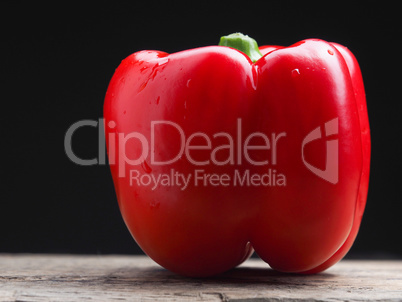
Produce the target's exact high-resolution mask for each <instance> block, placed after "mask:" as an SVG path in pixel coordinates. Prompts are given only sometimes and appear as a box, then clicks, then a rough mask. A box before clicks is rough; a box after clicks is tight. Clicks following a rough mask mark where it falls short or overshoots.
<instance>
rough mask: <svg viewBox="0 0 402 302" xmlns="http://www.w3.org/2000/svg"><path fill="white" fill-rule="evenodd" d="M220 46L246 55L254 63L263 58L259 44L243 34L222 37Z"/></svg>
mask: <svg viewBox="0 0 402 302" xmlns="http://www.w3.org/2000/svg"><path fill="white" fill-rule="evenodd" d="M219 46H228V47H232V48H235V49H237V50H240V51H241V52H243V53H245V54H246V55H247V56H248V57H249V58H250V59H251V61H252V62H253V63H255V62H256V61H258V59H260V58H261V57H262V54H261V52H260V50H259V49H258V44H257V42H256V41H255V40H254V39H253V38H250V37H249V36H247V35H243V34H242V33H234V34H230V35H227V36H223V37H221V39H220V41H219Z"/></svg>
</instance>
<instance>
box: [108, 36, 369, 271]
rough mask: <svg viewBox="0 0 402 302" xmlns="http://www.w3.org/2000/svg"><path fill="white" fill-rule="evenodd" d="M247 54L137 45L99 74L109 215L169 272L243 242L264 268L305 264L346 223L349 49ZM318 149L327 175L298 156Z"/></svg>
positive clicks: (352, 70)
mask: <svg viewBox="0 0 402 302" xmlns="http://www.w3.org/2000/svg"><path fill="white" fill-rule="evenodd" d="M260 52H261V54H262V57H261V58H257V59H256V61H255V62H254V63H253V62H252V61H251V60H250V58H249V56H248V55H247V54H245V53H243V52H241V51H239V50H237V49H234V48H232V47H227V46H208V47H202V48H196V49H190V50H186V51H182V52H178V53H174V54H167V53H164V52H160V51H140V52H136V53H134V54H132V55H130V56H128V57H127V58H126V59H125V60H123V61H122V63H121V64H120V66H119V67H118V68H117V69H116V71H115V74H114V75H113V78H112V79H111V82H110V84H109V87H108V90H107V93H106V98H105V104H104V117H105V135H106V144H107V149H108V155H109V162H110V168H111V173H112V177H113V181H114V185H115V189H116V194H117V200H118V203H119V207H120V210H121V213H122V216H123V219H124V221H125V223H126V225H127V227H128V229H129V230H130V232H131V234H132V236H133V237H134V239H135V240H136V242H137V243H138V245H139V246H140V247H141V248H142V250H143V251H144V252H145V253H146V254H147V255H148V256H149V257H151V258H152V259H153V260H154V261H156V262H157V263H159V264H160V265H162V266H163V267H165V268H167V269H169V270H171V271H173V272H176V273H178V274H182V275H186V276H195V277H202V276H211V275H215V274H219V273H222V272H224V271H226V270H229V269H231V268H233V267H235V266H237V265H239V264H240V263H242V262H243V261H244V260H246V259H247V258H248V257H249V256H250V255H251V253H252V252H253V250H255V251H256V252H257V254H258V255H259V256H260V257H261V258H262V259H263V260H264V261H266V262H267V263H268V264H269V265H270V266H271V267H272V268H273V269H275V270H278V271H282V272H291V273H317V272H320V271H323V270H325V269H326V268H328V267H330V266H331V265H333V264H335V263H336V262H338V261H339V260H340V259H341V258H342V257H343V256H344V255H345V254H346V253H347V252H348V250H349V249H350V247H351V246H352V244H353V241H354V239H355V237H356V235H357V232H358V229H359V226H360V222H361V218H362V215H363V211H364V207H365V202H366V198H367V190H368V177H369V165H370V132H369V124H368V117H367V108H366V100H365V94H364V87H363V81H362V76H361V73H360V69H359V66H358V64H357V61H356V59H355V58H354V56H353V55H352V54H351V53H350V51H348V50H347V49H346V48H345V47H343V46H341V45H339V44H335V43H328V42H325V41H322V40H317V39H308V40H304V41H301V42H298V43H296V44H294V45H292V46H290V47H280V46H263V47H260ZM331 127H332V128H331ZM315 129H316V130H315ZM313 130H315V132H313ZM312 132H313V134H314V135H315V134H317V135H319V137H318V136H317V137H315V138H314V140H313V139H311V142H310V140H306V137H307V136H308V135H309V134H311V133H312ZM318 133H319V134H318ZM261 134H266V136H265V137H266V138H267V139H265V140H264V136H263V135H261ZM313 134H311V135H310V136H311V137H313ZM310 136H308V137H310ZM306 141H307V142H309V143H308V144H307V143H306ZM209 142H210V143H209ZM200 146H201V147H200ZM335 146H336V150H335V149H334V148H335ZM197 147H198V148H197ZM331 148H332V149H331ZM330 149H331V150H332V151H331V152H333V154H332V155H334V154H336V157H335V159H336V166H335V165H332V166H333V167H336V177H335V176H334V175H335V174H334V173H335V172H334V173H333V175H332V176H331V177H332V178H331V179H330V178H328V179H329V180H328V179H325V177H324V178H323V177H319V176H317V175H318V174H317V173H321V172H316V173H313V172H312V169H313V168H308V164H306V163H309V164H311V166H314V167H317V169H316V170H315V171H324V170H325V169H326V167H328V166H331V163H333V162H330V161H329V160H328V158H330V157H328V152H329V151H328V150H330ZM334 150H335V151H334ZM179 155H180V156H179ZM173 159H174V160H173ZM169 161H170V162H169ZM162 162H164V164H161V163H162ZM311 166H310V167H311ZM325 171H326V170H325ZM175 173H176V174H175ZM162 175H165V176H166V179H167V180H166V182H165V183H164V184H162V183H161V182H160V183H159V184H158V185H156V184H154V183H153V182H152V178H151V177H154V179H157V177H161V179H162ZM188 175H190V178H189V181H188V182H187V185H186V186H185V184H186V179H185V177H186V176H188ZM205 175H207V176H205ZM214 175H216V176H214ZM244 175H246V176H247V175H249V176H250V177H252V175H257V176H255V179H254V180H255V181H252V180H250V178H249V179H248V182H247V179H246V178H244V179H243V178H242V177H245V176H244ZM263 175H265V176H263ZM281 175H282V176H283V178H281ZM226 176H227V177H226ZM258 176H260V180H261V177H262V176H263V177H265V178H264V179H265V183H262V182H258V179H259V178H258ZM141 177H142V178H141ZM197 177H198V178H197ZM222 177H223V179H222ZM236 177H237V178H236ZM140 179H142V182H141V181H140ZM197 179H198V181H196V180H197ZM168 180H170V183H168ZM235 180H237V182H236V181H235ZM242 180H243V182H242ZM267 180H269V181H270V183H269V184H268V185H267ZM184 186H185V187H184Z"/></svg>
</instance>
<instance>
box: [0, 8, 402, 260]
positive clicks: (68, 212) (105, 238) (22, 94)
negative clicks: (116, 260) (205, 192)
mask: <svg viewBox="0 0 402 302" xmlns="http://www.w3.org/2000/svg"><path fill="white" fill-rule="evenodd" d="M4 3H6V4H4ZM53 3H54V4H50V2H47V3H46V4H42V5H38V4H37V3H35V4H32V3H30V4H29V3H21V2H18V3H17V2H9V3H8V2H2V4H1V6H2V7H1V21H0V22H1V42H0V43H1V53H2V57H1V72H0V74H1V87H2V88H1V91H0V96H1V108H2V109H1V155H2V156H1V160H2V168H1V175H2V180H1V206H0V209H1V212H0V252H49V253H54V252H63V253H102V254H106V253H141V251H140V249H139V248H138V247H137V246H136V244H135V242H134V240H132V238H131V236H130V234H129V232H128V231H127V229H126V227H125V225H124V223H123V221H122V219H121V216H120V213H119V210H118V206H117V201H116V197H115V192H114V188H113V184H112V179H111V175H110V172H109V169H108V167H107V166H105V165H96V166H89V167H83V166H78V165H75V164H74V163H72V162H71V161H70V160H69V159H68V158H67V156H66V154H65V151H64V145H63V143H64V136H65V133H66V131H67V129H68V128H69V127H70V125H72V124H73V123H74V122H76V121H79V120H83V119H90V120H98V118H101V117H102V106H103V99H104V95H105V92H106V89H107V85H108V82H109V80H110V78H111V77H112V75H113V72H114V70H115V68H116V67H117V66H118V64H119V63H120V61H121V60H122V59H124V58H125V57H126V56H128V55H129V54H131V53H133V52H135V51H139V50H142V49H157V50H163V51H166V52H176V51H180V50H184V49H189V48H195V47H200V46H206V45H214V44H217V43H218V41H219V37H220V36H222V35H226V34H229V33H232V32H243V33H245V34H248V35H249V36H251V37H253V38H255V39H256V40H257V41H258V42H259V44H260V45H264V44H277V45H290V44H293V43H295V42H297V41H299V40H301V39H305V38H321V39H324V40H327V41H333V42H338V43H340V44H343V45H346V46H347V47H348V48H349V49H350V50H351V51H352V52H353V53H354V54H355V56H356V57H357V59H358V61H359V63H360V65H361V69H362V73H363V78H364V82H365V87H366V94H367V103H368V110H369V118H370V126H371V133H372V166H371V178H370V189H369V195H368V203H367V208H366V212H365V215H364V219H363V222H362V226H361V230H360V233H359V235H358V238H357V240H356V242H355V245H354V246H353V248H352V250H351V251H350V253H349V255H348V257H379V258H384V257H391V258H401V257H402V243H401V234H400V231H401V229H402V222H401V219H400V216H401V210H402V199H401V194H400V191H401V190H402V181H401V180H402V177H401V172H400V170H401V163H402V160H401V159H400V156H401V155H402V153H401V144H400V143H399V141H400V137H401V136H400V131H401V130H402V127H401V125H400V123H401V118H400V116H401V108H402V105H401V103H402V99H401V96H400V93H399V90H400V88H401V78H402V76H401V75H402V69H401V66H400V65H401V64H400V61H401V52H402V48H401V47H400V46H401V43H400V41H399V40H400V38H401V33H402V32H401V29H400V28H401V26H400V24H399V22H398V18H399V16H397V15H396V13H397V12H398V11H399V8H398V7H397V6H396V4H397V3H396V2H394V3H395V6H394V7H392V6H391V7H385V6H384V5H380V4H379V2H377V1H364V2H360V5H357V4H351V3H352V1H348V2H344V3H341V2H338V1H327V2H324V1H320V2H319V3H320V4H319V5H318V6H317V2H315V3H311V2H309V3H306V1H254V2H252V1H248V2H245V3H242V2H235V1H232V2H228V3H224V2H218V1H215V3H214V4H211V3H208V2H201V1H200V2H191V1H188V2H185V3H178V2H169V1H165V2H164V3H163V4H161V3H158V2H137V1H131V2H129V4H122V3H118V2H117V1H116V2H109V1H97V2H94V6H85V5H83V4H80V5H78V4H76V5H74V4H72V2H66V3H62V2H53ZM361 4H363V5H361ZM97 144H98V137H97V129H96V128H91V127H86V128H82V129H81V130H80V131H77V132H76V134H75V135H74V138H73V149H74V152H75V153H76V154H77V155H78V156H80V157H82V158H93V157H96V156H97V152H98V150H97Z"/></svg>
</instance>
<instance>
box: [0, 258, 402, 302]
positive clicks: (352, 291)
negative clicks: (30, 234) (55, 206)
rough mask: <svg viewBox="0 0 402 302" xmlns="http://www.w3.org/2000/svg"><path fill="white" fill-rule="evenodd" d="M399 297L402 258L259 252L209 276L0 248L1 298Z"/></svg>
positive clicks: (143, 261)
mask: <svg viewBox="0 0 402 302" xmlns="http://www.w3.org/2000/svg"><path fill="white" fill-rule="evenodd" d="M155 300H161V301H237V302H241V301H250V302H251V301H305V300H306V301H307V300H308V301H345V300H348V301H363V300H364V301H367V300H369V301H380V300H381V301H384V300H387V301H389V300H392V301H402V261H342V262H340V263H338V264H337V265H335V266H334V267H333V268H331V269H329V270H327V271H326V272H325V273H321V274H317V275H311V276H299V275H286V274H281V273H277V272H274V271H272V270H271V269H269V268H268V266H267V265H266V264H265V263H264V262H262V261H261V260H257V259H250V260H248V261H247V262H246V263H244V264H243V265H241V266H240V267H238V268H236V269H233V270H231V271H229V272H227V273H225V274H223V275H220V276H217V277H213V278H208V279H191V278H185V277H182V276H178V275H175V274H173V273H171V272H169V271H167V270H165V269H163V268H161V267H160V266H158V265H157V264H155V263H154V262H153V261H152V260H150V259H149V258H147V257H144V256H72V255H8V254H0V301H84V302H85V301H155Z"/></svg>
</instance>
